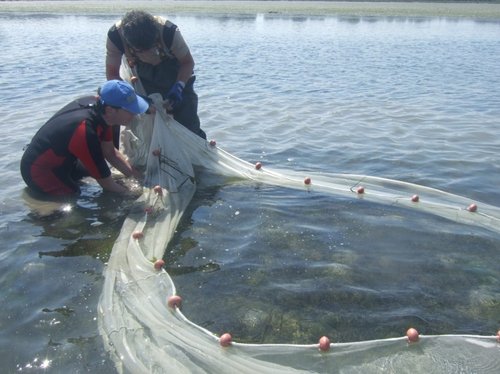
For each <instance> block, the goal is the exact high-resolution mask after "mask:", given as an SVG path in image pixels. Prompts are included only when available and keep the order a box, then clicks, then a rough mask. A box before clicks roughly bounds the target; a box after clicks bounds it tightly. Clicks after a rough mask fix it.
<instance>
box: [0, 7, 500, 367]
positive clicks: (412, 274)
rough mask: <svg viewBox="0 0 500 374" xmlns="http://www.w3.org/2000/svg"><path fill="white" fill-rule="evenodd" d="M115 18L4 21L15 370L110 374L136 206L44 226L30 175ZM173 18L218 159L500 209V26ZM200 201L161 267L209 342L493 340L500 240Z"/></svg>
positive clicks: (9, 323) (388, 214)
mask: <svg viewBox="0 0 500 374" xmlns="http://www.w3.org/2000/svg"><path fill="white" fill-rule="evenodd" d="M120 16H121V14H107V15H92V14H85V15H81V14H80V15H71V14H58V15H51V14H30V13H0V46H1V49H2V64H0V82H1V87H2V95H1V96H0V126H1V129H2V136H1V137H0V147H1V152H0V167H1V174H2V178H1V179H0V202H1V205H0V214H1V215H0V233H1V238H2V245H1V250H0V285H1V287H0V302H1V304H2V308H0V362H1V363H2V370H3V372H6V373H14V372H28V373H30V372H51V373H82V372H91V373H110V372H114V371H115V368H114V365H113V363H112V362H111V360H110V359H109V357H108V355H107V353H106V352H105V350H104V345H103V343H102V340H101V337H100V336H99V333H98V330H97V312H96V306H97V303H98V299H99V296H100V293H101V287H102V284H103V276H102V271H103V267H104V266H105V264H106V261H107V259H108V257H109V254H110V251H111V248H112V245H113V243H114V240H115V239H116V237H117V235H118V233H119V230H120V227H121V224H122V222H123V220H124V218H125V217H126V215H127V211H128V209H129V207H130V206H131V201H130V200H123V199H122V198H120V197H116V196H112V195H109V194H103V193H101V192H100V190H99V188H97V187H96V185H95V184H93V183H89V184H87V185H86V186H85V187H84V188H83V193H82V195H81V196H80V197H78V198H74V199H69V200H68V201H67V209H66V212H61V213H59V214H52V215H49V216H45V217H42V216H40V215H39V214H38V213H37V211H36V210H35V209H34V207H35V206H39V203H38V204H36V203H33V201H32V200H31V199H30V197H29V195H28V194H27V193H26V191H25V188H24V183H23V181H22V179H21V177H20V175H19V172H18V169H19V160H20V158H21V155H22V150H23V147H24V145H25V144H26V143H28V142H29V140H30V139H31V137H32V136H33V134H34V133H35V132H36V130H37V129H38V128H39V127H40V126H41V125H42V124H43V123H44V121H46V120H47V119H48V118H49V117H50V116H51V115H52V114H53V113H54V112H55V111H56V110H58V109H59V108H60V107H61V106H62V105H64V104H66V103H67V102H68V101H69V100H71V99H73V98H74V97H77V96H79V95H86V94H89V93H94V92H95V91H96V88H97V87H98V86H99V85H100V84H102V83H103V82H104V79H105V75H104V54H105V38H106V32H107V30H108V28H109V27H110V26H111V25H112V23H113V22H115V21H116V20H117V19H119V18H120ZM170 18H171V20H172V21H173V22H175V23H176V24H178V25H179V27H180V28H181V31H182V33H183V35H184V37H185V39H186V40H187V41H188V44H189V45H190V48H191V52H192V54H193V56H194V58H195V60H196V63H197V64H196V68H195V70H196V71H195V73H196V75H197V81H196V86H195V87H196V90H197V92H198V94H199V98H200V103H199V115H200V118H201V121H202V127H203V128H204V129H205V131H206V132H207V134H208V137H209V138H210V139H212V138H213V139H216V140H217V144H218V145H219V146H220V147H222V148H223V149H225V150H227V151H229V152H231V153H233V154H235V155H237V156H238V157H240V158H243V159H245V160H248V161H250V162H256V161H260V162H262V163H263V164H264V165H266V166H268V167H278V168H281V169H283V168H284V169H293V170H299V171H303V172H304V175H305V176H306V175H307V173H308V172H316V173H325V174H329V173H354V174H367V175H374V176H379V177H385V178H392V179H398V180H403V181H406V182H410V183H417V184H422V185H425V186H429V187H434V188H438V189H442V190H446V191H448V192H451V193H454V194H458V195H463V196H467V197H469V198H470V199H471V202H477V203H478V205H479V206H480V204H481V202H483V203H488V204H492V205H496V206H500V192H499V186H500V156H499V154H500V152H499V146H500V135H499V134H500V64H499V60H498V56H500V21H498V22H497V21H492V20H490V21H487V22H482V21H477V20H473V19H460V20H459V19H450V18H442V17H440V18H437V17H436V18H412V17H357V16H356V17H355V16H353V17H348V16H341V17H340V16H339V17H335V16H329V17H313V16H309V17H293V16H278V15H261V14H259V15H256V16H236V15H227V16H216V15H212V16H189V15H182V16H181V15H171V16H170ZM201 184H202V186H201V187H200V189H199V191H198V192H197V194H196V195H195V197H194V200H193V202H192V204H191V206H190V208H189V210H188V212H187V213H186V216H185V217H184V220H183V221H182V223H181V225H180V227H179V230H178V233H177V236H176V238H175V239H174V241H173V243H171V245H170V246H169V248H167V250H166V254H165V259H166V260H167V271H169V272H170V273H171V274H172V276H173V279H174V282H175V283H176V286H177V288H178V292H179V293H180V294H181V295H182V296H183V299H184V303H183V312H184V313H185V314H186V316H188V317H189V318H191V319H192V320H193V321H195V322H197V323H199V324H201V325H203V326H205V327H206V328H208V329H210V330H211V331H213V332H215V333H222V332H226V331H230V332H231V333H232V335H233V339H235V340H237V341H245V342H256V343H269V342H272V343H314V342H316V341H317V339H318V338H319V337H320V336H322V335H327V336H329V337H330V338H331V340H332V341H336V342H348V341H359V340H365V339H379V338H388V337H395V336H402V335H404V333H405V331H406V329H407V328H408V327H410V326H414V327H417V328H418V329H419V331H420V332H421V333H424V334H447V333H450V334H469V333H470V334H484V335H494V334H495V333H496V331H497V330H498V328H499V327H500V314H499V312H498V311H499V308H500V280H499V278H498V274H499V273H500V235H499V234H498V232H490V231H487V230H484V229H478V228H474V227H472V226H467V225H460V224H457V223H454V222H450V221H447V220H444V219H441V218H437V217H434V216H433V215H431V214H424V213H416V212H414V211H409V210H405V209H400V208H396V207H392V206H390V205H387V204H376V203H368V202H364V201H363V200H362V199H347V198H345V197H337V196H330V195H324V194H321V193H314V191H312V192H306V191H292V190H288V189H284V188H277V187H271V186H266V185H255V184H252V183H248V182H245V183H243V182H238V181H235V182H234V183H231V184H227V185H219V186H203V183H202V181H201ZM49 208H50V206H49ZM49 210H50V209H49ZM165 359H168V358H167V357H166V358H165Z"/></svg>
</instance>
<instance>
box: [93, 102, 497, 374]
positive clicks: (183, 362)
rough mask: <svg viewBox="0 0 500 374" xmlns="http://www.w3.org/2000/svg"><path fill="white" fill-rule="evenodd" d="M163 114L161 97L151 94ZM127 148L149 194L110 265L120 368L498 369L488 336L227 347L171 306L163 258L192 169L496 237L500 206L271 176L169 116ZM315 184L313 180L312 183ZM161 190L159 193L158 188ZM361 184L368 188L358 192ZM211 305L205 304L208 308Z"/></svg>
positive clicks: (418, 191)
mask: <svg viewBox="0 0 500 374" xmlns="http://www.w3.org/2000/svg"><path fill="white" fill-rule="evenodd" d="M153 100H154V101H155V103H156V107H157V108H161V101H160V100H161V99H160V98H159V97H157V96H153ZM124 135H125V136H124V141H123V143H124V148H125V150H126V153H127V154H128V156H129V158H130V159H131V160H132V161H133V162H134V163H135V164H137V165H141V166H145V167H146V170H147V172H146V182H145V188H144V193H143V195H142V196H141V197H140V198H139V199H138V200H137V201H136V203H135V206H134V208H133V209H132V211H131V213H130V214H129V216H128V217H127V219H126V220H125V222H124V224H123V227H122V229H121V232H120V235H119V237H118V239H117V240H116V242H115V244H114V246H113V249H112V253H111V256H110V259H109V263H108V265H107V267H106V269H105V284H104V289H103V292H102V295H101V299H100V303H99V308H98V311H99V329H100V333H101V335H102V337H103V339H104V341H105V345H106V347H107V348H108V350H109V352H110V354H111V355H112V357H113V358H114V360H115V362H116V366H117V369H118V371H119V372H131V373H145V372H151V373H164V372H165V373H166V372H169V373H273V374H274V373H295V372H309V373H310V372H315V373H333V372H342V373H344V372H348V373H350V372H364V373H366V372H370V373H372V372H373V373H376V372H381V373H382V372H383V373H386V372H397V373H403V372H411V373H415V372H422V373H424V372H425V373H427V372H446V373H455V372H498V371H499V370H500V346H499V343H498V342H497V338H496V337H495V336H494V335H491V336H471V335H439V336H422V335H420V337H419V340H418V342H415V343H409V342H408V339H407V337H406V336H404V337H400V338H394V339H384V340H374V341H362V342H354V343H332V344H328V343H327V344H326V345H322V346H321V347H322V348H323V349H320V344H319V342H318V343H315V344H305V345H291V344H261V345H257V344H243V343H237V342H232V343H231V344H230V345H229V346H227V347H224V346H222V344H221V340H220V338H219V337H218V336H216V335H215V334H213V333H212V332H210V331H208V330H206V329H204V328H202V327H200V326H198V325H196V324H194V323H192V322H191V321H189V320H188V319H187V318H186V317H185V316H184V315H183V314H182V312H181V311H180V309H179V308H178V307H176V306H173V307H170V306H169V305H168V302H167V300H169V298H170V297H171V296H173V295H175V294H176V289H175V285H174V283H173V282H172V279H171V278H170V276H169V274H168V273H167V272H166V271H165V270H164V269H163V268H162V269H160V270H157V269H155V266H154V262H155V261H156V259H161V258H162V257H163V255H164V251H165V250H166V247H167V244H168V243H169V241H170V240H171V238H172V236H173V235H174V232H175V229H176V227H177V224H178V223H179V221H180V218H181V216H182V214H183V212H184V211H185V210H186V208H187V206H188V204H189V203H190V201H191V198H192V197H193V195H194V192H195V190H196V185H195V179H194V171H193V165H195V166H200V167H202V168H204V169H208V170H209V171H210V172H212V173H214V174H217V175H222V176H226V177H230V178H238V179H248V180H254V181H258V182H260V183H265V184H271V185H276V186H283V187H287V188H296V189H309V190H310V191H311V192H314V191H321V192H324V193H329V194H334V195H344V196H353V197H360V196H362V198H363V199H367V200H371V201H374V202H378V203H387V204H391V205H399V206H402V207H406V208H409V209H410V208H411V209H419V210H422V211H425V212H429V213H431V214H435V215H439V216H442V217H444V218H447V219H450V220H453V221H456V222H461V223H465V224H469V225H474V226H479V227H483V228H486V229H489V230H492V231H495V232H498V231H499V230H500V209H499V208H497V207H494V206H489V205H487V204H479V203H478V204H477V205H475V204H472V203H473V202H471V201H470V200H469V199H466V198H464V197H460V196H456V195H452V194H449V193H445V192H442V191H439V190H436V189H431V188H426V187H422V186H418V185H414V184H409V183H404V182H401V181H395V180H388V179H383V178H376V177H369V176H359V175H338V174H331V175H308V176H307V178H306V176H304V175H300V174H298V173H294V172H290V171H277V170H274V171H272V170H269V169H267V168H265V167H259V166H260V165H259V166H256V165H253V164H250V163H248V162H245V161H243V160H240V159H238V158H236V157H234V156H232V155H231V154H229V153H227V152H225V151H223V150H222V149H220V148H219V147H217V146H216V145H213V144H210V142H207V141H205V140H203V139H201V138H200V137H198V136H196V135H194V134H192V133H191V132H190V131H189V130H187V129H185V128H184V127H183V126H181V125H179V124H178V123H177V122H175V121H174V120H173V119H172V118H171V117H169V116H168V115H167V114H166V113H165V112H163V111H161V110H158V111H157V113H156V115H145V116H142V118H141V119H140V121H139V122H137V123H136V124H135V125H134V126H132V127H131V128H130V129H128V130H126V132H125V134H124ZM308 178H310V179H308ZM157 186H160V187H157ZM360 188H361V189H360ZM209 302H210V301H209V300H207V303H209Z"/></svg>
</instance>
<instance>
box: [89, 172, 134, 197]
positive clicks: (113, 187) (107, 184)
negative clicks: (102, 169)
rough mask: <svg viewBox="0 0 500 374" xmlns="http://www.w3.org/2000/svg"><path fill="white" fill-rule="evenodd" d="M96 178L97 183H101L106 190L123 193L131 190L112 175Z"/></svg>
mask: <svg viewBox="0 0 500 374" xmlns="http://www.w3.org/2000/svg"><path fill="white" fill-rule="evenodd" d="M96 180H97V183H99V184H100V186H101V187H102V189H103V190H105V191H110V192H117V193H121V194H126V193H128V192H129V190H128V189H127V188H126V187H124V186H122V185H120V184H118V183H116V182H115V181H114V180H113V177H112V176H111V175H110V176H109V177H106V178H100V179H96Z"/></svg>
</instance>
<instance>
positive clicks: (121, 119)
mask: <svg viewBox="0 0 500 374" xmlns="http://www.w3.org/2000/svg"><path fill="white" fill-rule="evenodd" d="M108 108H109V111H108V114H109V119H110V122H111V125H123V126H126V125H128V124H130V122H132V120H133V119H134V117H135V114H134V113H132V112H129V111H128V110H125V109H122V108H113V107H108Z"/></svg>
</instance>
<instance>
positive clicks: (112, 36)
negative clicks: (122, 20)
mask: <svg viewBox="0 0 500 374" xmlns="http://www.w3.org/2000/svg"><path fill="white" fill-rule="evenodd" d="M108 38H109V40H111V41H112V42H113V44H114V45H115V46H116V48H118V49H119V50H120V51H121V52H122V53H125V48H124V47H123V41H122V38H121V37H120V34H119V32H118V28H117V27H116V25H113V26H111V28H110V29H109V31H108Z"/></svg>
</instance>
